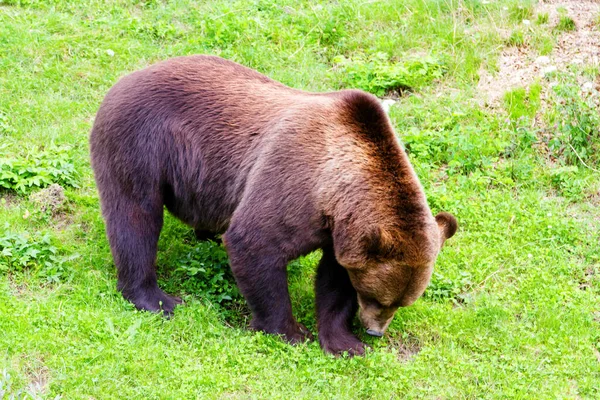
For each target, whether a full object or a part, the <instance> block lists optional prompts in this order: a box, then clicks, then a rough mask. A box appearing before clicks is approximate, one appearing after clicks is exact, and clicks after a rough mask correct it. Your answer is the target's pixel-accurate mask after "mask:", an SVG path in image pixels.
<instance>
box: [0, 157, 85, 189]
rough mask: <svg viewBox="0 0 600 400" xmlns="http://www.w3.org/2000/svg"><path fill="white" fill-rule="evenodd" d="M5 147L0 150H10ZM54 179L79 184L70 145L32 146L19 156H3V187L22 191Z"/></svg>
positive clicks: (0, 179)
mask: <svg viewBox="0 0 600 400" xmlns="http://www.w3.org/2000/svg"><path fill="white" fill-rule="evenodd" d="M6 148H7V146H4V147H2V146H0V151H2V152H3V153H7V151H6ZM52 183H58V184H60V185H61V186H74V187H77V183H76V171H75V166H74V164H73V162H72V160H71V159H70V156H69V153H68V148H65V147H56V148H50V149H47V150H45V151H38V150H33V151H30V152H29V153H28V154H27V155H26V156H25V157H19V158H17V157H14V156H13V157H10V156H0V188H4V189H7V190H12V191H15V192H17V193H18V194H21V195H23V194H27V193H29V192H31V191H32V190H33V189H41V188H44V187H46V186H49V185H50V184H52Z"/></svg>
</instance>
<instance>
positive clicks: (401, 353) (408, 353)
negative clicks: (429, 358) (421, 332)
mask: <svg viewBox="0 0 600 400" xmlns="http://www.w3.org/2000/svg"><path fill="white" fill-rule="evenodd" d="M389 347H390V348H391V349H395V350H397V351H398V361H400V362H407V361H410V360H411V359H412V358H413V357H414V356H415V355H417V353H419V351H421V343H420V341H419V339H418V338H417V337H416V336H412V335H411V336H408V337H407V338H401V339H400V338H399V339H392V338H390V346H389Z"/></svg>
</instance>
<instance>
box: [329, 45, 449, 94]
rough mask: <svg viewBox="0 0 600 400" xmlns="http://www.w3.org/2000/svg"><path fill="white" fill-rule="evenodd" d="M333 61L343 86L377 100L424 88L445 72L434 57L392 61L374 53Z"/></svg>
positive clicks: (386, 56) (385, 56)
mask: <svg viewBox="0 0 600 400" xmlns="http://www.w3.org/2000/svg"><path fill="white" fill-rule="evenodd" d="M334 62H335V63H336V65H337V67H338V68H340V69H341V70H342V76H343V78H342V79H343V86H344V87H353V88H359V89H363V90H365V91H367V92H370V93H373V94H374V95H376V96H379V97H382V96H385V95H389V94H393V95H398V94H402V93H403V92H405V91H410V90H411V89H413V88H418V87H422V86H425V85H427V84H429V83H431V82H433V81H434V80H435V79H439V78H441V77H442V76H443V74H444V72H445V67H444V65H443V64H442V63H441V62H440V61H439V60H436V59H434V58H433V57H422V58H419V59H407V60H404V61H401V62H392V61H390V59H389V57H388V55H387V54H385V53H377V54H375V55H373V56H364V55H358V56H356V57H354V58H353V59H349V58H346V57H343V56H338V57H336V59H335V60H334Z"/></svg>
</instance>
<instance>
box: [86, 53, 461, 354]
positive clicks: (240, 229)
mask: <svg viewBox="0 0 600 400" xmlns="http://www.w3.org/2000/svg"><path fill="white" fill-rule="evenodd" d="M90 153H91V164H92V168H93V171H94V177H95V181H96V184H97V188H98V192H99V197H100V205H101V210H102V215H103V217H104V220H105V224H106V234H107V237H108V240H109V244H110V248H111V252H112V255H113V259H114V263H115V265H116V267H117V289H118V290H119V291H120V292H121V293H122V295H123V296H124V298H125V299H127V300H129V301H131V302H132V303H133V304H134V305H135V306H136V307H137V308H138V309H141V310H149V311H154V312H162V313H165V314H171V313H172V312H173V309H174V308H175V306H176V305H177V304H179V303H181V300H180V299H179V298H177V297H173V296H170V295H168V294H166V293H164V292H163V291H162V290H161V289H160V288H159V287H158V285H157V277H156V267H155V262H156V256H157V243H158V239H159V235H160V231H161V228H162V224H163V211H164V208H166V209H167V210H168V211H169V212H170V213H171V214H173V215H174V216H175V217H176V218H178V219H180V220H181V221H183V222H184V223H186V224H188V225H189V226H190V227H192V228H193V229H194V230H195V232H196V235H197V236H198V237H199V238H212V237H215V235H222V236H221V238H222V241H223V245H224V246H225V249H226V251H227V254H228V257H229V262H230V266H231V270H232V273H233V275H234V277H235V280H236V283H237V285H238V287H239V289H240V291H241V293H242V295H243V296H244V298H245V300H246V301H247V303H248V305H249V307H250V310H251V312H252V321H251V323H250V327H251V329H254V330H260V331H263V332H266V333H270V334H276V335H281V336H282V337H283V339H285V340H286V341H288V342H290V343H298V342H303V341H305V340H307V339H310V338H311V337H312V335H311V333H310V332H309V331H308V330H307V329H306V328H305V327H304V326H303V325H301V324H299V323H298V322H297V321H296V320H295V319H294V316H293V315H292V307H291V303H290V297H289V293H288V284H287V265H288V263H289V262H290V261H291V260H293V259H295V258H297V257H299V256H302V255H305V254H308V253H310V252H313V251H315V250H317V249H321V251H322V257H321V259H320V262H319V264H318V266H317V271H316V278H315V303H316V317H317V324H316V325H317V331H318V339H319V343H320V345H321V347H322V348H323V350H324V351H325V352H328V353H333V354H342V353H344V352H348V354H350V355H361V354H363V353H364V351H365V346H366V345H365V344H364V343H363V342H362V341H361V340H359V339H358V337H357V336H356V335H355V334H354V333H353V320H354V317H355V316H356V314H357V313H358V317H359V320H360V322H362V324H363V325H364V327H365V328H366V332H367V333H368V334H370V335H373V336H381V335H383V333H384V332H385V330H386V328H387V327H388V325H389V324H390V321H391V320H392V317H393V315H394V313H395V311H396V309H397V308H398V307H404V306H408V305H410V304H412V303H413V302H414V301H415V300H416V299H417V298H419V297H420V296H421V294H422V293H423V291H424V290H425V288H426V286H427V285H428V283H429V280H430V277H431V274H432V270H433V265H434V262H435V260H436V257H437V255H438V253H439V251H440V249H441V247H442V244H443V243H444V241H445V240H446V239H448V238H450V237H451V236H452V235H454V233H455V231H456V229H457V222H456V219H455V218H454V217H453V216H452V215H451V214H448V213H444V212H442V213H440V214H438V215H436V216H435V217H434V216H433V214H432V212H431V210H430V208H429V206H428V204H427V199H426V197H425V194H424V190H423V188H422V186H421V183H420V182H419V179H418V178H417V176H416V174H415V172H414V170H413V168H412V166H411V164H410V162H409V159H408V156H407V154H406V153H405V151H404V150H403V148H402V146H401V144H400V142H399V140H398V139H397V137H396V135H395V133H394V130H393V128H392V126H391V122H390V120H389V118H388V116H387V114H386V113H385V112H384V110H383V109H382V107H381V104H380V102H379V100H378V99H377V98H376V97H375V96H373V95H371V94H368V93H366V92H363V91H360V90H355V89H348V90H341V91H336V92H331V93H311V92H305V91H301V90H297V89H293V88H290V87H288V86H285V85H283V84H282V83H279V82H277V81H274V80H272V79H270V78H268V77H266V76H264V75H262V74H260V73H258V72H257V71H254V70H252V69H250V68H247V67H244V66H242V65H240V64H237V63H235V62H232V61H228V60H225V59H222V58H219V57H216V56H208V55H195V56H184V57H176V58H172V59H169V60H166V61H163V62H159V63H157V64H154V65H151V66H149V67H147V68H145V69H142V70H140V71H137V72H133V73H131V74H129V75H127V76H125V77H123V78H121V79H120V80H119V81H118V82H117V83H116V84H115V85H114V86H113V87H112V88H111V89H110V90H109V91H108V93H107V95H106V97H105V98H104V100H103V102H102V104H101V106H100V108H99V110H98V112H97V115H96V118H95V120H94V123H93V128H92V131H91V134H90Z"/></svg>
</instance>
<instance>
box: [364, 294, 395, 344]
mask: <svg viewBox="0 0 600 400" xmlns="http://www.w3.org/2000/svg"><path fill="white" fill-rule="evenodd" d="M358 304H359V311H358V317H359V319H360V322H361V323H362V324H363V326H364V327H365V329H366V330H367V334H369V335H371V336H376V337H381V336H383V334H384V333H385V331H386V330H387V328H388V326H389V325H390V322H392V319H393V318H394V313H395V312H396V308H393V307H383V306H381V305H380V304H377V303H375V302H374V301H365V300H364V299H362V298H361V296H360V295H359V296H358Z"/></svg>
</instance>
